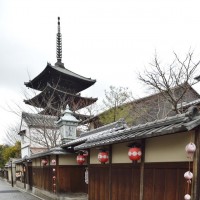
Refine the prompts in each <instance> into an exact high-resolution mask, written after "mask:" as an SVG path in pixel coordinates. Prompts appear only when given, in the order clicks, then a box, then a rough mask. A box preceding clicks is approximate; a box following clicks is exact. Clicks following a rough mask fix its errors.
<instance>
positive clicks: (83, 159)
mask: <svg viewBox="0 0 200 200" xmlns="http://www.w3.org/2000/svg"><path fill="white" fill-rule="evenodd" d="M76 161H77V163H78V164H79V165H82V164H83V163H84V162H85V157H84V156H83V155H78V156H77V157H76Z"/></svg>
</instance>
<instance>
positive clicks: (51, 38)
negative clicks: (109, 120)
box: [0, 0, 200, 143]
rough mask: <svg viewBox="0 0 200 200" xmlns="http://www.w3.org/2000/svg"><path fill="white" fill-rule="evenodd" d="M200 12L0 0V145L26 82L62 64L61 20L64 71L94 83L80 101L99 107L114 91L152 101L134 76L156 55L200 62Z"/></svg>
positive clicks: (147, 3)
mask: <svg viewBox="0 0 200 200" xmlns="http://www.w3.org/2000/svg"><path fill="white" fill-rule="evenodd" d="M199 8H200V1H199V0H196V1H195V0H139V1H136V0H63V1H62V0H0V58H1V59H0V95H1V97H0V127H1V129H0V143H1V142H2V141H3V139H2V138H3V135H4V132H5V130H6V129H7V128H8V125H9V124H14V123H15V122H16V121H17V120H19V119H18V118H16V117H14V114H12V113H9V112H7V111H6V110H8V105H11V104H13V103H17V104H19V103H21V104H23V95H22V90H23V89H24V88H25V86H24V82H26V81H28V80H29V76H30V78H34V77H35V76H36V75H38V74H39V73H40V72H41V71H42V70H43V69H44V68H45V67H46V64H47V62H50V63H51V64H54V63H55V62H56V33H57V17H58V16H60V18H61V33H62V39H63V40H62V41H63V58H62V61H63V62H64V64H65V67H66V68H68V69H69V70H71V71H74V72H75V73H78V74H80V75H83V76H85V77H91V78H92V79H96V80H97V82H96V84H95V85H94V86H92V87H91V88H90V89H87V90H85V91H84V92H83V93H82V95H83V96H87V97H91V96H92V97H98V98H99V99H100V100H101V98H102V97H103V95H104V90H105V89H108V88H109V86H110V85H114V86H117V87H119V86H123V87H128V88H130V90H131V91H132V92H133V94H134V96H135V97H142V96H144V95H148V93H147V90H145V88H144V87H143V85H141V83H139V82H138V80H137V76H136V72H137V71H142V70H143V69H144V67H146V68H148V66H149V63H150V62H151V61H152V59H153V57H154V54H155V51H156V52H157V54H158V55H159V58H160V60H161V61H162V62H164V63H171V61H172V58H173V51H175V52H176V53H177V54H178V55H180V56H182V57H184V56H185V55H186V53H187V52H188V50H189V49H190V48H191V49H192V50H194V52H195V57H196V59H200V12H199Z"/></svg>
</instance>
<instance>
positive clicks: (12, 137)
mask: <svg viewBox="0 0 200 200" xmlns="http://www.w3.org/2000/svg"><path fill="white" fill-rule="evenodd" d="M19 129H20V124H15V125H13V126H11V125H10V126H9V127H8V129H7V130H6V134H5V142H6V144H8V145H14V144H15V143H16V142H18V141H20V136H19V135H18V132H19Z"/></svg>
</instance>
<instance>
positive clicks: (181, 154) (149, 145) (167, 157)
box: [145, 133, 194, 162]
mask: <svg viewBox="0 0 200 200" xmlns="http://www.w3.org/2000/svg"><path fill="white" fill-rule="evenodd" d="M191 136H192V138H193V137H194V133H191V134H190V133H177V134H172V135H166V136H160V137H155V138H150V139H147V140H146V146H145V162H181V161H188V159H187V157H186V152H185V146H186V145H187V144H188V143H189V142H190V140H191ZM192 141H193V139H192Z"/></svg>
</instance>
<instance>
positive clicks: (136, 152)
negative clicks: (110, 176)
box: [128, 147, 142, 160]
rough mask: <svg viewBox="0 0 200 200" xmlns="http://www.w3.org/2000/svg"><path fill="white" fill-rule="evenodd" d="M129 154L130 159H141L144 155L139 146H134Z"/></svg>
mask: <svg viewBox="0 0 200 200" xmlns="http://www.w3.org/2000/svg"><path fill="white" fill-rule="evenodd" d="M128 156H129V159H130V160H140V158H141V156H142V151H141V149H140V148H138V147H132V148H130V149H129V151H128Z"/></svg>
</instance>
